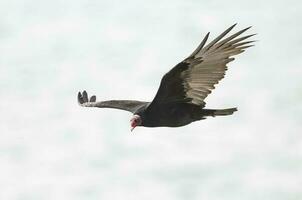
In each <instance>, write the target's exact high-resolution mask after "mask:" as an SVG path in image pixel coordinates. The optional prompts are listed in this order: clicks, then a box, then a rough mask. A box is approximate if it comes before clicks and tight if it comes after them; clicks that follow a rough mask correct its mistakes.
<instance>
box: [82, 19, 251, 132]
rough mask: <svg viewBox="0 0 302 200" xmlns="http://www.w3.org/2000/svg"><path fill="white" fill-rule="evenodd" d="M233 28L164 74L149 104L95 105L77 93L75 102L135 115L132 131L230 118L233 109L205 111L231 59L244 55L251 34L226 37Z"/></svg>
mask: <svg viewBox="0 0 302 200" xmlns="http://www.w3.org/2000/svg"><path fill="white" fill-rule="evenodd" d="M235 25H236V24H234V25H233V26H231V27H230V28H228V29H227V30H225V31H224V32H223V33H221V34H220V35H219V36H218V37H216V38H215V39H214V40H212V41H211V42H210V43H208V44H207V45H206V43H207V40H208V37H209V33H208V34H207V35H206V36H205V37H204V39H203V40H202V41H201V43H200V45H199V46H198V47H197V48H196V49H195V51H194V52H193V53H192V54H191V55H190V56H189V57H187V58H186V59H184V60H183V61H182V62H180V63H178V64H177V65H176V66H175V67H173V68H172V69H171V70H170V71H169V72H168V73H166V74H165V75H164V76H163V78H162V80H161V83H160V86H159V89H158V91H157V93H156V95H155V97H154V99H153V100H152V102H142V101H133V100H110V101H99V102H96V97H95V96H92V97H90V98H88V95H87V92H86V91H84V92H83V93H81V92H79V94H78V102H79V104H80V105H81V106H84V107H99V108H115V109H122V110H126V111H130V112H131V113H133V114H134V116H133V119H131V120H132V125H131V126H132V127H133V128H134V127H135V126H145V127H163V126H165V127H179V126H184V125H187V124H190V123H192V122H194V121H198V120H201V119H205V118H206V117H208V116H212V117H215V116H223V115H231V114H233V113H234V112H235V111H237V109H236V108H228V109H205V105H206V103H205V98H206V97H207V96H208V95H209V94H210V93H211V91H212V90H213V89H214V88H215V85H216V84H217V83H218V82H219V81H220V80H221V79H223V78H224V75H225V72H226V70H227V64H228V63H229V62H231V61H233V60H234V58H233V56H234V55H237V54H240V53H242V52H244V51H245V49H247V48H248V47H251V46H253V45H250V43H252V42H254V41H246V39H247V38H249V37H251V36H253V35H254V34H251V35H247V36H243V37H238V36H239V35H241V34H242V33H244V32H245V31H246V30H248V29H249V28H250V27H248V28H245V29H243V30H241V31H238V32H236V33H234V34H232V35H230V36H228V37H225V36H226V35H227V34H228V33H229V32H230V31H231V30H232V29H233V28H234V27H235Z"/></svg>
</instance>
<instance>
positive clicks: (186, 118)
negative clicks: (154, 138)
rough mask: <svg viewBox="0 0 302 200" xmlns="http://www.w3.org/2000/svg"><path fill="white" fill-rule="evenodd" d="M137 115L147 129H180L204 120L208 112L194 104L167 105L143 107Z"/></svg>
mask: <svg viewBox="0 0 302 200" xmlns="http://www.w3.org/2000/svg"><path fill="white" fill-rule="evenodd" d="M135 114H138V115H139V116H141V118H142V126H145V127H162V126H166V127H179V126H185V125H187V124H190V123H191V122H194V121H197V120H201V119H203V118H204V117H205V116H206V115H207V114H208V112H207V111H204V110H203V109H202V108H201V107H200V106H196V105H193V104H187V103H167V104H160V105H156V106H154V107H153V106H151V107H148V106H147V107H142V108H141V109H139V110H138V111H137V112H135Z"/></svg>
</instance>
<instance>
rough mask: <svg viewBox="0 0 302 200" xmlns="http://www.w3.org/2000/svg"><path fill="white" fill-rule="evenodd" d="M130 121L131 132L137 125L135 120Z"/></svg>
mask: <svg viewBox="0 0 302 200" xmlns="http://www.w3.org/2000/svg"><path fill="white" fill-rule="evenodd" d="M130 123H131V129H130V130H131V132H132V131H133V130H134V129H135V127H136V126H137V125H136V123H135V121H134V120H133V119H131V120H130Z"/></svg>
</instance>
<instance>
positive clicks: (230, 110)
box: [203, 108, 237, 117]
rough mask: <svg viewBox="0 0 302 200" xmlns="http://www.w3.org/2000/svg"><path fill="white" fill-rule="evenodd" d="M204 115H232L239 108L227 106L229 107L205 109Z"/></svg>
mask: <svg viewBox="0 0 302 200" xmlns="http://www.w3.org/2000/svg"><path fill="white" fill-rule="evenodd" d="M203 111H204V115H206V116H212V117H216V116H225V115H231V114H233V113H234V112H236V111H237V108H227V109H217V110H216V109H203Z"/></svg>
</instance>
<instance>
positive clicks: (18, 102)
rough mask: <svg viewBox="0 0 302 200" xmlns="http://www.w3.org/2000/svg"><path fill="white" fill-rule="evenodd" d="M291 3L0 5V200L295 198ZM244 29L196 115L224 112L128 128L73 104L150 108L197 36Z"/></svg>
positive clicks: (298, 87) (296, 116)
mask: <svg viewBox="0 0 302 200" xmlns="http://www.w3.org/2000/svg"><path fill="white" fill-rule="evenodd" d="M301 9H302V3H301V1H298V0H296V1H293V0H288V1H272V0H271V1H260V0H255V1H239V0H236V1H217V0H214V1H202V0H182V1H181V0H174V1H172V0H152V1H139V0H130V1H118V0H113V1H105V0H98V1H96V0H90V1H84V0H66V1H62V0H52V1H39V0H24V1H19V0H10V1H8V0H1V1H0V91H1V92H0V98H1V103H0V114H1V115H0V199H1V200H61V199H62V200H95V199H101V200H120V199H124V200H127V199H129V200H155V199H156V200H301V199H302V124H301V123H302V103H301V102H302V66H301V52H302V26H301V25H302V22H301V19H302V14H301ZM236 22H237V23H238V25H237V27H236V28H235V31H236V30H240V29H242V28H245V27H247V26H251V25H252V26H253V28H252V29H251V30H249V31H248V32H247V34H251V33H258V35H257V36H255V37H254V39H257V40H259V41H258V42H257V43H256V46H255V47H253V48H250V49H248V50H247V51H246V52H245V53H244V54H242V55H239V56H237V59H236V60H235V61H234V62H232V63H231V64H230V65H229V70H228V72H227V75H226V78H225V79H224V80H223V81H221V82H220V85H219V86H218V87H217V89H216V90H215V91H214V92H213V93H212V94H211V95H210V96H209V98H207V102H208V103H207V107H209V108H225V107H233V106H235V107H236V106H237V107H238V109H239V111H238V112H236V113H235V114H234V115H232V116H229V117H217V118H210V119H207V120H204V121H200V122H196V123H193V124H191V125H189V126H185V127H182V128H153V129H150V128H149V129H148V128H137V129H136V130H135V131H134V134H132V133H131V132H130V124H129V120H130V118H131V114H130V113H127V112H123V111H118V110H109V109H103V110H102V109H86V108H82V107H79V106H78V104H77V101H76V95H77V92H78V91H79V90H84V89H85V90H87V91H88V93H89V94H96V95H97V98H98V100H102V99H103V100H104V99H138V100H152V98H153V96H154V95H155V92H156V91H157V89H158V86H159V82H160V79H161V77H162V75H163V74H164V73H165V72H167V71H168V70H169V69H170V68H172V67H173V66H174V65H175V64H177V63H178V62H180V61H181V60H182V59H183V58H185V57H186V56H188V55H189V54H190V53H192V51H193V50H194V49H195V48H196V47H197V45H198V44H199V42H200V41H201V39H202V38H203V36H205V34H206V33H207V32H208V31H211V39H212V38H213V37H214V36H217V35H218V34H219V33H221V32H222V31H224V30H225V29H226V28H228V27H229V26H231V25H232V24H234V23H236Z"/></svg>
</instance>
